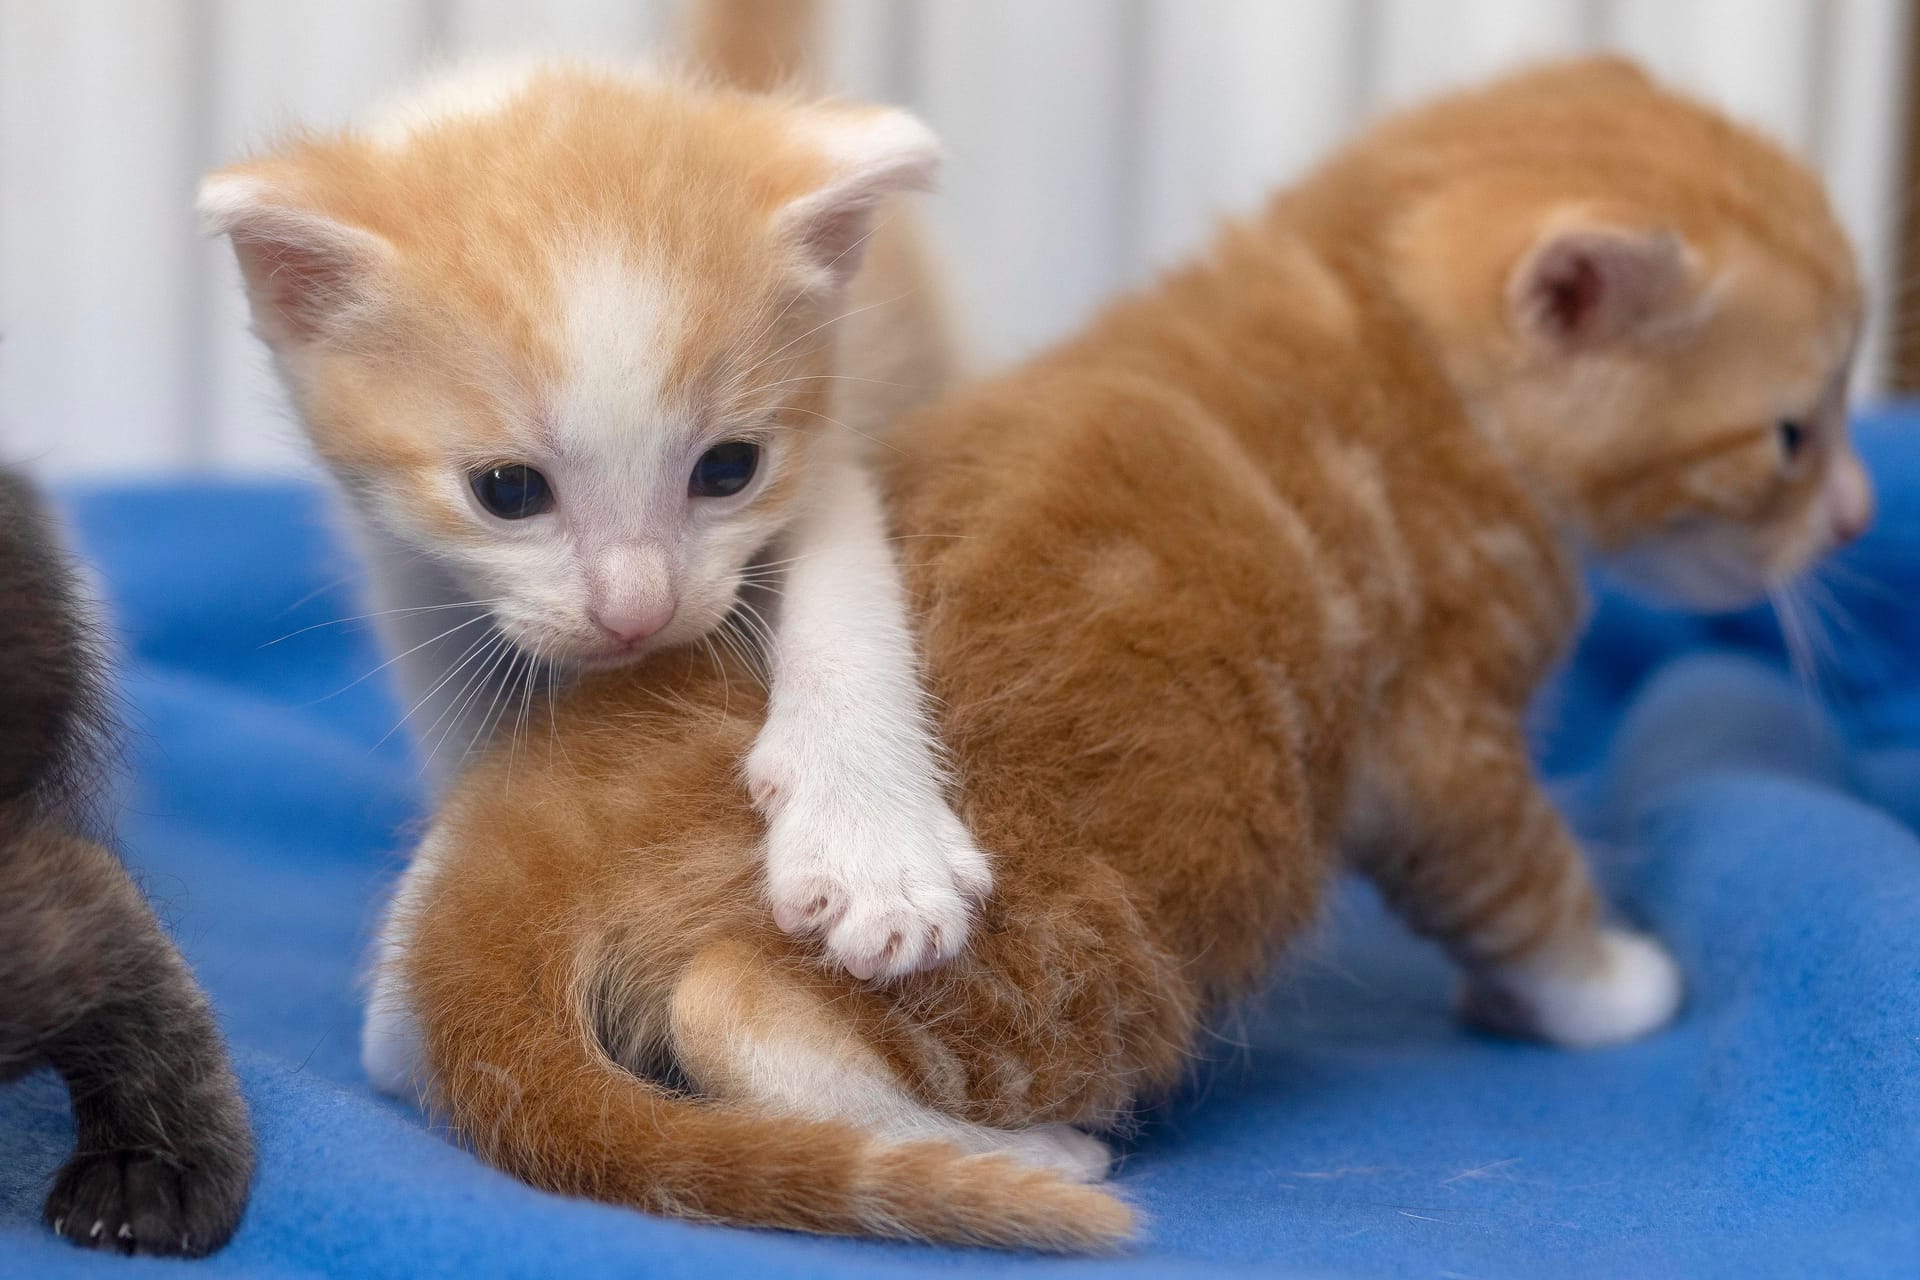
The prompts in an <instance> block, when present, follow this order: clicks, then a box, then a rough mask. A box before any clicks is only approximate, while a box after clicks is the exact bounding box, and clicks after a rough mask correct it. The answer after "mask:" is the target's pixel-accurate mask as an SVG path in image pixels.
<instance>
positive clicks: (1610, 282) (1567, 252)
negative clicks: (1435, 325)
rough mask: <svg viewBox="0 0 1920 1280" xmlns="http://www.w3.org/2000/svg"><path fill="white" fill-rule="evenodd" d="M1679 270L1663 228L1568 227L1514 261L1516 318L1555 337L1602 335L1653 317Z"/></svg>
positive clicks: (1595, 338) (1677, 250)
mask: <svg viewBox="0 0 1920 1280" xmlns="http://www.w3.org/2000/svg"><path fill="white" fill-rule="evenodd" d="M1685 273H1686V267H1685V252H1684V249H1683V247H1682V246H1681V244H1680V241H1679V239H1678V238H1677V237H1676V236H1674V235H1673V234H1671V233H1669V232H1665V231H1623V230H1613V229H1597V230H1586V231H1570V232H1565V233H1562V234H1561V235H1559V236H1556V237H1555V238H1554V239H1552V240H1551V241H1549V242H1548V243H1547V244H1545V245H1543V246H1542V247H1541V248H1540V249H1539V250H1537V251H1536V252H1535V253H1534V254H1533V256H1532V257H1531V258H1530V259H1528V260H1527V262H1526V263H1525V264H1524V265H1523V266H1522V267H1521V276H1520V279H1519V280H1518V281H1517V282H1516V299H1515V300H1516V303H1517V304H1518V310H1519V312H1520V314H1521V316H1522V318H1523V319H1524V320H1525V321H1527V322H1528V323H1530V324H1532V325H1534V326H1536V327H1537V328H1538V329H1539V330H1541V331H1542V332H1544V333H1545V335H1546V336H1547V337H1549V338H1551V339H1553V340H1554V341H1556V342H1560V343H1566V344H1586V343H1593V342H1603V341H1606V340H1608V339H1610V338H1616V337H1619V336H1621V335H1623V334H1625V333H1628V332H1630V331H1632V330H1633V329H1635V328H1636V327H1638V326H1640V325H1642V324H1643V323H1645V322H1646V321H1648V320H1650V319H1652V318H1653V317H1654V315H1655V314H1656V313H1657V312H1658V311H1659V310H1660V308H1661V307H1662V306H1663V305H1664V304H1665V303H1666V302H1667V301H1668V300H1669V298H1670V297H1671V296H1672V294H1673V291H1674V290H1675V288H1676V287H1677V286H1678V285H1679V284H1680V283H1681V281H1682V280H1683V278H1684V276H1685Z"/></svg>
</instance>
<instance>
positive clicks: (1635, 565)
mask: <svg viewBox="0 0 1920 1280" xmlns="http://www.w3.org/2000/svg"><path fill="white" fill-rule="evenodd" d="M1602 575H1603V576H1604V577H1605V578H1606V579H1607V580H1608V581H1609V582H1610V583H1612V584H1614V585H1616V586H1618V587H1621V588H1623V589H1624V590H1626V591H1627V592H1628V593H1629V594H1631V595H1635V596H1638V597H1640V598H1641V599H1643V600H1647V601H1649V602H1651V603H1653V604H1658V605H1663V606H1665V607H1667V608H1670V609H1681V610H1684V611H1686V612H1688V613H1738V612H1739V611H1741V610H1742V609H1748V608H1751V607H1752V606H1754V605H1756V604H1759V603H1760V602H1762V601H1764V600H1765V599H1766V598H1767V580H1766V579H1765V578H1764V577H1763V576H1762V575H1761V574H1760V573H1759V572H1757V571H1756V570H1753V569H1750V568H1745V567H1741V568H1735V567H1733V566H1729V565H1727V564H1724V563H1721V562H1718V561H1716V560H1713V559H1709V558H1706V557H1699V556H1689V555H1686V554H1684V553H1678V552H1668V553H1665V554H1662V553H1660V552H1657V551H1647V552H1642V553H1639V554H1632V553H1630V554H1627V555H1623V556H1618V557H1615V558H1613V559H1611V560H1609V561H1607V562H1606V563H1605V564H1603V565H1602Z"/></svg>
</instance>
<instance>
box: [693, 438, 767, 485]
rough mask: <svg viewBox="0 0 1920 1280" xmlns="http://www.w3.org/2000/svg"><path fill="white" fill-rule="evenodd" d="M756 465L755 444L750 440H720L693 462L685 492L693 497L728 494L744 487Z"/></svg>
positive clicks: (757, 453)
mask: <svg viewBox="0 0 1920 1280" xmlns="http://www.w3.org/2000/svg"><path fill="white" fill-rule="evenodd" d="M759 466H760V446H759V445H757V444H755V443H754V442H753V441H751V440H722V441H721V442H720V443H719V444H717V445H715V446H713V448H711V449H709V450H707V451H706V452H705V453H703V454H701V455H700V460H699V461H698V462H696V463H694V464H693V474H692V475H691V476H689V477H687V492H688V493H690V494H692V495H693V496H694V497H696V498H730V497H732V496H733V495H734V494H736V493H738V492H740V491H741V490H742V489H744V488H746V487H747V482H748V481H750V480H752V479H753V473H754V471H755V470H756V469H757V468H758V467H759Z"/></svg>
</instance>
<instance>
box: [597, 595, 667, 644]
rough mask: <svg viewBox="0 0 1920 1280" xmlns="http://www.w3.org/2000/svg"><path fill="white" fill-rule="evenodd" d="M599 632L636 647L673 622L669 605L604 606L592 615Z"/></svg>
mask: <svg viewBox="0 0 1920 1280" xmlns="http://www.w3.org/2000/svg"><path fill="white" fill-rule="evenodd" d="M593 620H594V622H596V623H597V624H599V626H600V629H601V630H602V631H605V632H606V633H607V634H608V635H610V636H612V637H613V638H614V639H616V640H619V641H622V642H623V643H626V644H638V643H639V642H640V641H642V640H645V639H646V638H647V637H649V636H653V635H658V634H659V633H660V632H661V631H662V630H664V629H665V628H666V625H667V624H668V623H669V622H672V621H673V601H671V600H649V601H635V602H633V603H632V604H625V605H617V606H613V605H610V606H606V607H603V608H599V609H595V610H594V611H593Z"/></svg>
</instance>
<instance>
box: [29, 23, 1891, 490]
mask: <svg viewBox="0 0 1920 1280" xmlns="http://www.w3.org/2000/svg"><path fill="white" fill-rule="evenodd" d="M1910 9H1911V5H1910V2H1909V0H835V10H834V21H833V41H832V45H833V58H834V62H835V71H836V75H837V79H838V82H839V84H840V85H841V86H842V87H843V88H845V89H846V90H848V91H849V92H852V93H856V94H860V95H864V96H871V97H881V98H887V99H891V100H895V101H903V102H907V103H909V104H911V105H913V106H915V107H917V108H918V109H919V110H921V111H922V112H924V113H925V114H926V115H927V117H928V118H929V119H930V120H931V121H932V122H933V124H934V125H935V126H936V127H937V128H939V129H940V131H941V132H942V133H943V134H944V135H945V137H946V139H947V142H948V145H949V148H950V152H951V156H952V160H951V166H950V169H949V174H948V181H947V189H946V192H945V193H944V194H943V195H942V196H941V197H940V198H939V201H938V203H937V206H936V208H937V214H936V217H937V221H938V224H939V226H940V227H941V229H942V231H943V234H944V239H945V242H946V245H947V247H948V249H949V250H950V251H951V253H952V255H953V257H954V258H955V260H956V262H957V264H958V270H957V272H956V275H957V280H958V284H959V288H960V292H961V297H962V299H963V300H964V302H965V303H966V305H967V307H968V309H969V312H970V317H971V319H972V321H973V323H974V327H975V329H976V331H977V332H978V333H979V334H980V336H981V338H982V341H983V343H984V346H985V348H986V350H987V352H988V353H989V354H991V355H994V356H996V357H1004V356H1010V355H1015V354H1018V353H1020V352H1022V351H1026V350H1029V349H1031V348H1032V347H1033V346H1034V345H1035V344H1037V343H1040V342H1043V341H1045V340H1047V339H1050V338H1052V337H1055V336H1057V335H1059V334H1061V333H1063V332H1065V331H1066V330H1068V329H1069V328H1071V327H1072V326H1073V325H1074V324H1075V323H1076V322H1077V321H1078V320H1079V319H1080V318H1081V317H1082V316H1083V315H1084V314H1085V313H1086V312H1087V310H1088V309H1089V308H1090V307H1091V306H1093V305H1094V304H1095V303H1097V302H1098V301H1099V300H1100V299H1101V298H1103V297H1105V296H1106V295H1108V294H1110V293H1111V292H1112V291H1114V290H1115V289H1116V288H1119V287H1121V286H1123V285H1126V284H1129V283H1133V282H1135V281H1138V280H1140V279H1141V278H1143V277H1144V276H1145V274H1146V273H1147V272H1148V271H1150V270H1151V269H1152V268H1153V267H1154V266H1156V265H1159V264H1164V263H1166V262H1168V261H1170V260H1173V259H1174V258H1176V257H1178V256H1179V255H1180V254H1181V253H1183V252H1185V251H1186V250H1187V249H1189V248H1190V247H1191V246H1194V245H1196V244H1197V243H1199V242H1200V241H1201V240H1202V239H1203V238H1204V237H1205V235H1206V234H1207V231H1208V228H1209V226H1210V225H1211V223H1212V221H1213V220H1214V219H1215V218H1216V217H1217V216H1219V215H1220V214H1223V213H1227V212H1232V211H1235V210H1240V209H1244V208H1247V207H1249V206H1251V205H1252V203H1253V202H1254V201H1255V200H1256V199H1257V198H1258V196H1259V195H1260V193H1261V192H1262V191H1264V190H1265V189H1267V188H1268V187H1270V186H1272V185H1274V184H1276V183H1278V182H1281V181H1284V180H1285V179H1286V178H1287V177H1288V176H1289V175H1290V174H1292V173H1295V172H1297V171H1298V170H1299V169H1300V168H1301V167H1302V166H1304V165H1305V164H1307V163H1308V162H1310V161H1311V160H1312V159H1313V158H1314V157H1315V156H1317V155H1319V154H1320V153H1322V152H1323V151H1324V150H1325V149H1326V148H1328V147H1329V146H1330V145H1332V144H1333V143H1334V142H1335V141H1336V140H1337V139H1338V138H1339V137H1340V136H1341V134H1343V133H1344V132H1345V131H1347V130H1348V129H1349V128H1351V127H1352V126H1353V125H1354V124H1355V123H1356V122H1358V121H1359V120H1361V119H1363V118H1364V117H1365V116H1366V115H1367V114H1369V113H1370V112H1372V111H1374V110H1375V109H1377V108H1378V107H1379V106H1380V105H1382V104H1391V103H1397V102H1403V101H1405V100H1407V99H1409V98H1412V97H1415V96H1417V95H1420V94H1423V93H1427V92H1430V91H1432V90H1434V89H1436V88H1440V87H1443V86H1445V85H1448V84H1451V83H1455V82H1458V81H1460V80H1462V79H1466V78H1470V77H1474V76H1479V75H1483V74H1485V73H1487V72H1490V71H1493V70H1496V69H1498V68H1500V67H1503V66H1506V65H1509V64H1511V63H1513V62H1515V61H1517V60H1522V59H1526V58H1531V57H1536V56H1539V55H1543V54H1550V53H1556V52H1568V51H1574V50H1584V49H1592V48H1599V47H1613V48H1619V49H1623V50H1626V51H1628V52H1631V53H1633V54H1635V55H1637V56H1639V57H1641V58H1642V59H1644V60H1645V61H1646V62H1648V63H1649V64H1650V65H1651V66H1652V67H1653V68H1654V69H1655V70H1657V71H1659V72H1661V73H1662V74H1664V75H1666V76H1668V77H1669V78H1671V79H1673V80H1676V81H1677V82H1679V83H1681V84H1683V85H1687V86H1690V87H1692V88H1694V89H1695V90H1697V91H1700V92H1702V93H1704V94H1706V95H1707V96H1709V97H1711V98H1713V99H1714V100H1716V101H1718V102H1720V103H1722V104H1723V105H1725V106H1727V107H1728V108H1730V109H1731V110H1733V111H1735V112H1737V113H1739V114H1740V115H1742V116H1744V117H1746V118H1749V119H1752V120H1755V121H1757V122H1759V123H1761V124H1763V125H1765V126H1767V127H1768V128H1770V129H1772V130H1773V131H1774V132H1775V133H1777V134H1778V135H1780V136H1781V137H1783V138H1784V139H1786V140H1787V141H1788V142H1790V143H1792V144H1793V145H1794V146H1796V147H1798V148H1799V149H1800V150H1801V151H1802V152H1803V153H1805V154H1806V155H1807V156H1809V157H1810V158H1812V159H1813V160H1814V161H1815V162H1816V163H1817V164H1818V165H1819V166H1820V167H1821V169H1822V170H1823V171H1824V172H1825V173H1826V175H1827V177H1828V180H1829V181H1830V183H1831V184H1832V188H1833V191H1834V195H1835V197H1836V199H1837V201H1838V203H1839V205H1840V208H1841V210H1842V212H1843V214H1844V216H1845V218H1846V220H1847V222H1848V225H1849V226H1850V228H1851V229H1852V231H1853V233H1854V235H1855V236H1856V238H1857V240H1858V242H1859V244H1860V246H1861V249H1862V251H1863V253H1864V254H1865V257H1866V261H1867V276H1868V279H1869V280H1870V281H1875V282H1891V281H1892V280H1893V275H1894V267H1893V246H1894V238H1895V233H1896V231H1897V229H1898V225H1899V218H1900V216H1901V211H1902V210H1903V208H1904V201H1903V199H1902V197H1903V195H1904V192H1903V191H1902V190H1901V184H1900V170H1899V159H1900V156H1901V154H1902V138H1901V127H1902V123H1903V121H1904V116H1905V103H1904V95H1905V92H1906V77H1907V67H1906V65H1905V50H1906V47H1907V24H1908V22H1909V21H1910V20H1911V12H1910ZM676 14H677V7H676V5H675V3H674V2H673V0H0V449H4V452H5V454H6V456H8V457H9V458H12V459H15V460H26V461H28V462H30V463H33V464H35V465H37V466H39V467H41V468H42V469H44V470H48V471H51V472H54V473H59V474H67V475H71V474H75V473H116V472H127V471H139V470H153V469H158V468H165V467H175V466H205V465H216V466H227V467H240V468H249V467H251V468H270V469H276V470H283V469H286V468H288V467H290V466H296V465H298V462H297V459H298V458H299V456H300V451H299V448H298V446H297V443H296V441H295V438H294V433H293V428H292V426H291V424H290V423H289V422H288V420H287V415H286V413H285V410H284V409H283V408H282V407H281V405H280V403H279V401H278V398H277V396H276V394H275V392H274V390H273V387H272V381H271V379H270V378H269V377H268V375H267V372H266V368H265V362H264V359H263V357H262V356H261V354H260V353H259V351H258V350H257V349H256V346H255V344H254V343H253V341H252V339H251V338H249V337H248V336H247V335H246V333H245V332H244V316H243V308H242V306H241V303H240V296H239V290H238V287H237V284H236V282H235V281H234V279H233V277H232V268H231V265H230V264H229V263H228V262H227V260H226V255H225V253H224V251H223V250H221V249H219V248H218V247H216V246H211V245H207V244H204V243H202V242H200V241H199V240H198V238H197V236H196V234H195V230H194V225H193V218H192V213H191V206H192V193H193V189H194V186H195V183H196V181H197V178H198V175H199V174H200V172H201V171H203V170H204V169H207V168H209V167H211V166H213V165H216V164H218V163H220V162H222V161H224V160H226V159H230V158H232V157H234V156H236V155H238V154H239V153H240V152H241V151H242V150H243V149H244V148H245V147H246V146H247V145H248V143H249V142H250V141H253V140H256V139H259V138H262V137H264V136H268V135H270V134H271V133H272V132H273V130H274V129H275V128H277V127H279V126H281V125H284V124H286V123H288V122H291V121H296V120H297V121H312V122H327V121H337V120H340V119H342V118H344V117H345V116H347V115H348V114H349V113H351V112H352V111H354V110H355V109H357V108H358V107H360V106H361V105H363V104H364V103H366V102H367V101H368V100H370V99H371V98H373V97H376V96H378V95H379V94H381V93H383V92H384V91H386V90H388V89H390V88H392V87H393V86H394V85H396V84H397V83H398V82H400V81H402V80H403V79H404V77H405V76H406V75H407V73H408V72H409V71H410V70H411V69H413V68H415V67H417V66H418V65H420V64H421V63H423V62H428V61H431V60H433V59H436V58H441V57H444V56H449V55H457V54H461V53H466V52H471V51H490V52H498V51H505V50H511V49H516V48H523V47H528V46H535V45H537V46H541V47H546V48H558V49H570V50H582V51H589V52H592V53H595V54H600V55H609V54H618V53H621V52H626V51H633V52H639V51H642V50H645V49H648V48H659V47H661V46H662V45H664V44H666V43H668V42H670V41H671V38H672V33H673V30H674V28H675V19H676ZM1884 339H1885V327H1884V323H1882V324H1880V325H1878V326H1877V327H1876V329H1875V331H1874V334H1873V340H1872V342H1871V343H1870V344H1869V348H1868V352H1867V368H1868V373H1867V375H1866V378H1867V381H1868V385H1871V383H1872V379H1873V377H1874V376H1875V374H1874V371H1877V369H1878V368H1879V365H1880V363H1881V361H1882V358H1883V352H1884V349H1885V341H1884Z"/></svg>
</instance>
